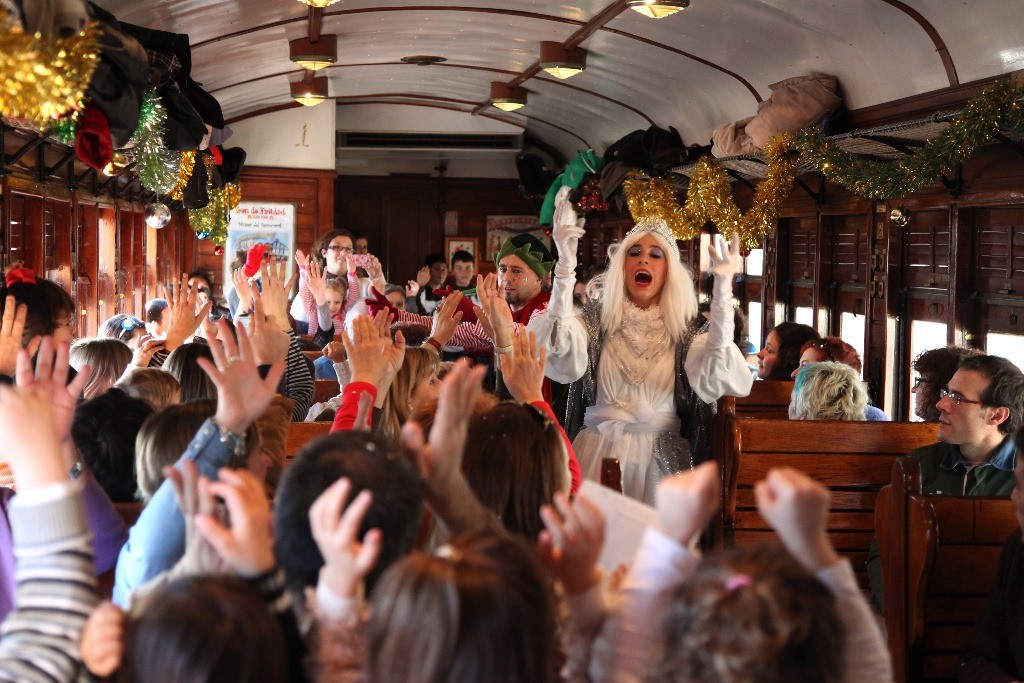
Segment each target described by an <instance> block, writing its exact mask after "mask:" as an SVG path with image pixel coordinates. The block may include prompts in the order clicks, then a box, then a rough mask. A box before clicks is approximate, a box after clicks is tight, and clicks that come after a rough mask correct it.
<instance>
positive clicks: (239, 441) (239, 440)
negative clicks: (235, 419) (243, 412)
mask: <svg viewBox="0 0 1024 683" xmlns="http://www.w3.org/2000/svg"><path fill="white" fill-rule="evenodd" d="M210 424H212V425H213V426H214V427H216V428H217V431H219V432H220V442H221V443H227V442H228V441H234V442H235V447H234V448H233V449H232V450H233V451H234V454H235V455H238V456H241V455H245V432H242V433H238V432H229V431H227V430H225V429H224V428H223V427H221V426H220V425H219V424H217V421H216V420H215V419H213V418H212V417H211V418H210Z"/></svg>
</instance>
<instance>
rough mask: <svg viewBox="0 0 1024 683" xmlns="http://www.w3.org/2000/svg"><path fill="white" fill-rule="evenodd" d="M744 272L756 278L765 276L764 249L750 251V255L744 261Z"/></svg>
mask: <svg viewBox="0 0 1024 683" xmlns="http://www.w3.org/2000/svg"><path fill="white" fill-rule="evenodd" d="M743 272H744V273H746V274H747V275H752V276H755V277H760V276H761V275H764V249H751V250H750V254H748V255H747V257H746V258H745V259H743Z"/></svg>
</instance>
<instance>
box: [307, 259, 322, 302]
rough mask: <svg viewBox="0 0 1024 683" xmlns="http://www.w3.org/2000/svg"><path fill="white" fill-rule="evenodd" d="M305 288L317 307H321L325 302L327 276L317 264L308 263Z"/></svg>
mask: <svg viewBox="0 0 1024 683" xmlns="http://www.w3.org/2000/svg"><path fill="white" fill-rule="evenodd" d="M306 286H307V287H309V293H310V294H312V295H313V300H314V301H315V302H316V305H317V306H323V305H324V302H325V301H327V276H326V275H324V270H323V268H321V267H320V265H319V264H317V263H310V264H309V268H307V269H306Z"/></svg>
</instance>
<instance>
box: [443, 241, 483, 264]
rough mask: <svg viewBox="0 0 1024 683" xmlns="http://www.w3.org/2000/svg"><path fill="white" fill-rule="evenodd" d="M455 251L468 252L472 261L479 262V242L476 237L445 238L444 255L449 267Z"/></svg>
mask: <svg viewBox="0 0 1024 683" xmlns="http://www.w3.org/2000/svg"><path fill="white" fill-rule="evenodd" d="M457 251H468V252H469V253H470V254H472V256H473V259H474V260H476V261H479V260H480V240H479V239H478V238H476V237H445V238H444V255H445V259H446V260H447V263H448V265H449V266H451V264H452V256H453V255H454V254H455V252H457Z"/></svg>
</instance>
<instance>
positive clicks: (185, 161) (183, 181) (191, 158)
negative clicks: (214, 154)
mask: <svg viewBox="0 0 1024 683" xmlns="http://www.w3.org/2000/svg"><path fill="white" fill-rule="evenodd" d="M195 167H196V153H195V150H192V151H189V152H182V153H181V166H179V167H178V182H176V183H175V184H174V187H173V188H171V192H170V195H171V198H172V199H181V198H182V197H183V196H184V193H185V186H186V185H188V181H189V178H191V177H192V171H194V170H195Z"/></svg>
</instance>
